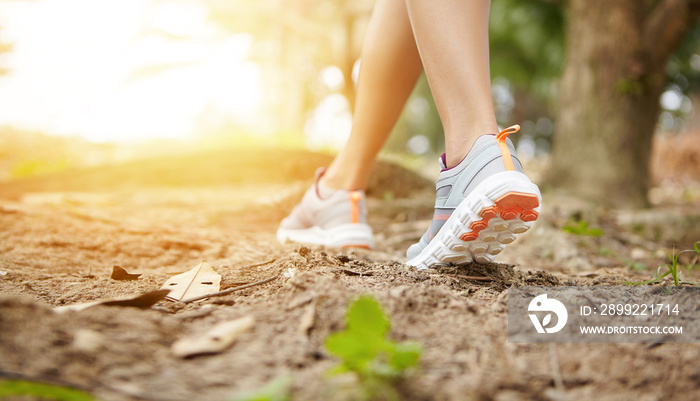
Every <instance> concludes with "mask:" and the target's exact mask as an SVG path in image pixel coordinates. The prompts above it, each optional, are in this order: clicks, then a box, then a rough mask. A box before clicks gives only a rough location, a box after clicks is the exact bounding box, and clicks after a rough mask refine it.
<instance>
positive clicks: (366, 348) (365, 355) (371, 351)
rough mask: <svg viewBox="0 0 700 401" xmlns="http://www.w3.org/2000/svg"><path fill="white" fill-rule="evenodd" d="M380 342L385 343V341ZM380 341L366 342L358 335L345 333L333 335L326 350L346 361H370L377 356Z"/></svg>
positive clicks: (370, 338) (327, 340) (327, 341)
mask: <svg viewBox="0 0 700 401" xmlns="http://www.w3.org/2000/svg"><path fill="white" fill-rule="evenodd" d="M379 341H382V342H383V339H379ZM379 341H378V340H377V338H376V337H369V338H367V340H365V339H364V338H363V337H362V336H361V335H358V334H357V333H354V332H348V331H345V332H340V333H334V334H331V335H330V336H329V337H328V339H326V348H327V349H328V351H330V352H331V353H332V354H334V355H336V356H339V357H341V358H342V359H343V360H345V361H348V360H351V361H369V360H372V359H373V358H374V357H375V356H376V355H377V352H378V350H379V349H380V347H379V346H378V344H377V343H378V342H379Z"/></svg>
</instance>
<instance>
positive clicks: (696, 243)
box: [693, 241, 700, 253]
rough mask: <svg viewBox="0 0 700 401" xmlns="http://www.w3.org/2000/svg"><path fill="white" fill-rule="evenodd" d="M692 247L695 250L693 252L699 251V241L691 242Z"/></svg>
mask: <svg viewBox="0 0 700 401" xmlns="http://www.w3.org/2000/svg"><path fill="white" fill-rule="evenodd" d="M693 249H694V250H695V252H697V253H700V241H696V242H695V243H694V244H693Z"/></svg>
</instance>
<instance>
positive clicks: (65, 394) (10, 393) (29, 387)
mask: <svg viewBox="0 0 700 401" xmlns="http://www.w3.org/2000/svg"><path fill="white" fill-rule="evenodd" d="M19 396H25V397H34V398H39V399H42V400H53V401H93V400H94V399H95V398H94V397H93V396H92V395H90V394H88V393H86V392H84V391H81V390H76V389H74V388H70V387H63V386H56V385H53V384H46V383H39V382H34V381H30V380H5V381H0V400H5V399H7V400H11V399H16V398H17V397H19Z"/></svg>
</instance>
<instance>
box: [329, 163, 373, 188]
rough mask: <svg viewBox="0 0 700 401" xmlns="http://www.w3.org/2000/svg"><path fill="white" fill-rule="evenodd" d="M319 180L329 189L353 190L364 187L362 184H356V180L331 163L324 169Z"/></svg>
mask: <svg viewBox="0 0 700 401" xmlns="http://www.w3.org/2000/svg"><path fill="white" fill-rule="evenodd" d="M321 180H322V181H323V185H324V186H325V187H326V188H327V189H330V190H336V189H345V190H348V191H354V190H358V189H364V187H363V186H360V185H358V182H357V180H356V179H354V178H353V177H352V176H351V175H350V174H348V173H347V172H346V171H338V169H335V168H333V165H331V166H330V167H329V168H328V170H326V173H325V174H324V175H323V177H322V178H321Z"/></svg>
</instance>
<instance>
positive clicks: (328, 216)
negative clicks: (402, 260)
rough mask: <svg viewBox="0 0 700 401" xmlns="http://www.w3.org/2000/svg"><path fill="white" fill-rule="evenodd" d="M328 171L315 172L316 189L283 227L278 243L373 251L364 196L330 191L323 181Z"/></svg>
mask: <svg viewBox="0 0 700 401" xmlns="http://www.w3.org/2000/svg"><path fill="white" fill-rule="evenodd" d="M325 171H326V169H325V168H320V169H318V170H317V171H316V180H315V182H314V185H312V186H311V188H309V189H308V190H307V191H306V193H305V194H304V197H303V198H302V200H301V202H300V203H299V204H298V205H297V206H296V207H295V208H294V210H292V213H290V214H289V216H287V217H286V218H285V219H284V220H282V223H280V227H279V229H278V230H277V239H278V240H279V241H280V242H286V241H292V242H298V243H302V244H314V245H325V246H328V247H337V248H348V247H360V248H367V249H371V248H373V247H374V237H373V236H372V229H371V228H370V227H369V225H367V205H366V202H365V193H364V192H363V191H348V190H344V189H336V190H333V189H329V188H328V187H326V186H325V185H324V184H323V181H322V180H321V178H322V177H323V174H324V173H325Z"/></svg>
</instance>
